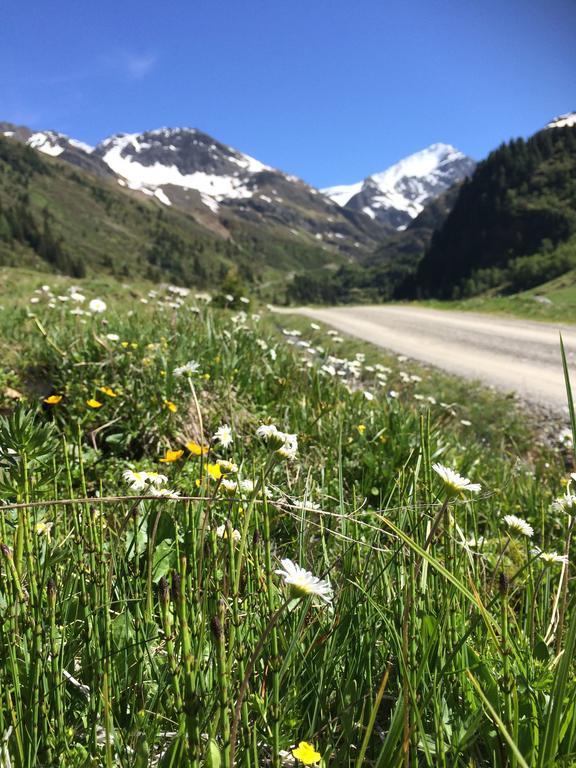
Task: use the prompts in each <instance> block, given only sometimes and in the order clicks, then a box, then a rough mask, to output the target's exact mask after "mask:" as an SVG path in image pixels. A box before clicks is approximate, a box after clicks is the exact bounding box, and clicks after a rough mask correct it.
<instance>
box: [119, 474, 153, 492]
mask: <svg viewBox="0 0 576 768" xmlns="http://www.w3.org/2000/svg"><path fill="white" fill-rule="evenodd" d="M122 477H123V478H124V480H125V481H126V482H127V483H128V485H129V486H130V488H131V490H133V491H144V490H146V488H147V481H148V473H147V472H133V471H132V470H131V469H127V470H126V471H125V472H123V473H122Z"/></svg>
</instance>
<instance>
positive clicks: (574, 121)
mask: <svg viewBox="0 0 576 768" xmlns="http://www.w3.org/2000/svg"><path fill="white" fill-rule="evenodd" d="M574 126H576V112H567V113H566V114H565V115H559V116H558V117H555V118H554V120H550V122H549V123H548V124H547V125H546V126H545V128H573V127H574Z"/></svg>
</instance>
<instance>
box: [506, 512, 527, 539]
mask: <svg viewBox="0 0 576 768" xmlns="http://www.w3.org/2000/svg"><path fill="white" fill-rule="evenodd" d="M503 520H504V522H505V523H506V525H507V526H508V528H510V530H511V531H512V532H513V533H519V534H520V535H521V536H528V538H529V539H530V538H532V536H533V535H534V528H532V526H531V525H530V523H527V522H526V520H523V519H522V518H521V517H517V516H516V515H504V517H503Z"/></svg>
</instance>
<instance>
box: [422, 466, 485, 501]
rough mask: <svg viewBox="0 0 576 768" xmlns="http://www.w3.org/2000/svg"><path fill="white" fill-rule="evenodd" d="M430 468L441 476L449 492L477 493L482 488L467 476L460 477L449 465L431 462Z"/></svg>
mask: <svg viewBox="0 0 576 768" xmlns="http://www.w3.org/2000/svg"><path fill="white" fill-rule="evenodd" d="M432 469H433V470H434V472H436V474H438V475H439V476H440V477H441V478H442V480H443V482H444V485H445V487H446V489H447V490H448V491H449V492H450V493H453V494H459V493H462V492H463V491H470V492H471V493H478V491H479V490H481V488H482V486H481V485H480V484H479V483H471V482H470V480H468V478H467V477H462V475H459V474H458V473H457V472H455V471H454V470H453V469H450V467H445V466H444V465H443V464H432Z"/></svg>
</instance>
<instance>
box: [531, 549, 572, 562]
mask: <svg viewBox="0 0 576 768" xmlns="http://www.w3.org/2000/svg"><path fill="white" fill-rule="evenodd" d="M532 554H533V555H536V556H537V557H538V558H539V559H540V560H542V562H543V563H545V564H546V565H556V564H559V563H561V564H562V565H568V555H559V554H558V553H557V552H543V551H542V550H541V549H538V548H536V549H533V550H532Z"/></svg>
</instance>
